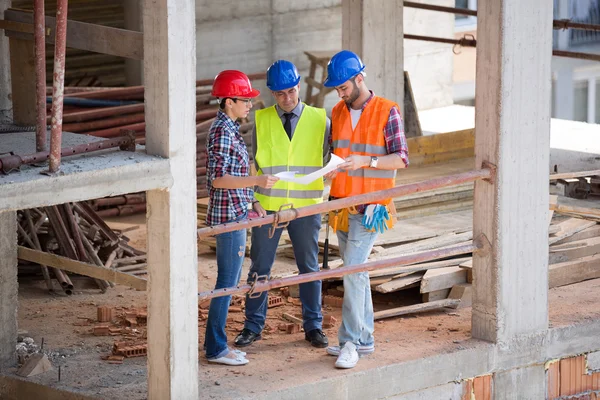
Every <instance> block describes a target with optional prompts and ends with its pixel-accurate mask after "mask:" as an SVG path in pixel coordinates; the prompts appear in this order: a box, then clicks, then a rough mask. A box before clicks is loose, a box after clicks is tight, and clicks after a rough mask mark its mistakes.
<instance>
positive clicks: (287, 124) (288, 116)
mask: <svg viewBox="0 0 600 400" xmlns="http://www.w3.org/2000/svg"><path fill="white" fill-rule="evenodd" d="M292 115H294V113H284V114H283V116H284V117H285V121H284V123H283V129H285V133H287V135H288V137H289V138H290V140H292Z"/></svg>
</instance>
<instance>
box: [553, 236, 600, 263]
mask: <svg viewBox="0 0 600 400" xmlns="http://www.w3.org/2000/svg"><path fill="white" fill-rule="evenodd" d="M584 243H585V245H581V244H584ZM569 245H571V246H573V247H572V248H570V249H564V250H560V249H559V250H554V249H552V248H550V257H549V264H557V263H562V262H567V261H574V260H576V259H578V258H583V257H587V256H592V255H594V254H598V253H600V237H596V238H591V239H585V240H578V241H576V242H571V243H569Z"/></svg>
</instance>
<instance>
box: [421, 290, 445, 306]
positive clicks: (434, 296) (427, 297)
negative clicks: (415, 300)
mask: <svg viewBox="0 0 600 400" xmlns="http://www.w3.org/2000/svg"><path fill="white" fill-rule="evenodd" d="M449 294H450V289H442V290H434V291H433V292H429V293H423V294H422V295H421V300H422V301H423V303H429V302H431V301H437V300H444V299H447V298H448V295H449Z"/></svg>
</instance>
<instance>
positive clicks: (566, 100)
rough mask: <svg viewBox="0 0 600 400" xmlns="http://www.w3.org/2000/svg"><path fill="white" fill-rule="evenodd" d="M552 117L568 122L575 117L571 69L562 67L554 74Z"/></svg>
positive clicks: (573, 85)
mask: <svg viewBox="0 0 600 400" xmlns="http://www.w3.org/2000/svg"><path fill="white" fill-rule="evenodd" d="M554 117H555V118H559V119H568V120H572V119H573V118H574V117H575V84H574V82H573V69H572V68H569V67H564V68H562V69H559V70H558V71H557V72H556V82H555V86H554Z"/></svg>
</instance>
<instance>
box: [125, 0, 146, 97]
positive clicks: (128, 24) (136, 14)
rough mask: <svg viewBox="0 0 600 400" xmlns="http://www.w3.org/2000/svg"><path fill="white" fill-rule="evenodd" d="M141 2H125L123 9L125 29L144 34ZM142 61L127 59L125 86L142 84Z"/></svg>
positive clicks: (131, 0) (132, 0)
mask: <svg viewBox="0 0 600 400" xmlns="http://www.w3.org/2000/svg"><path fill="white" fill-rule="evenodd" d="M140 1H141V0H125V1H124V2H123V8H124V13H125V29H128V30H131V31H138V32H142V31H143V29H142V10H141V9H140ZM142 75H143V74H142V61H140V60H132V59H130V58H126V59H125V84H126V85H128V86H137V85H141V84H142Z"/></svg>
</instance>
